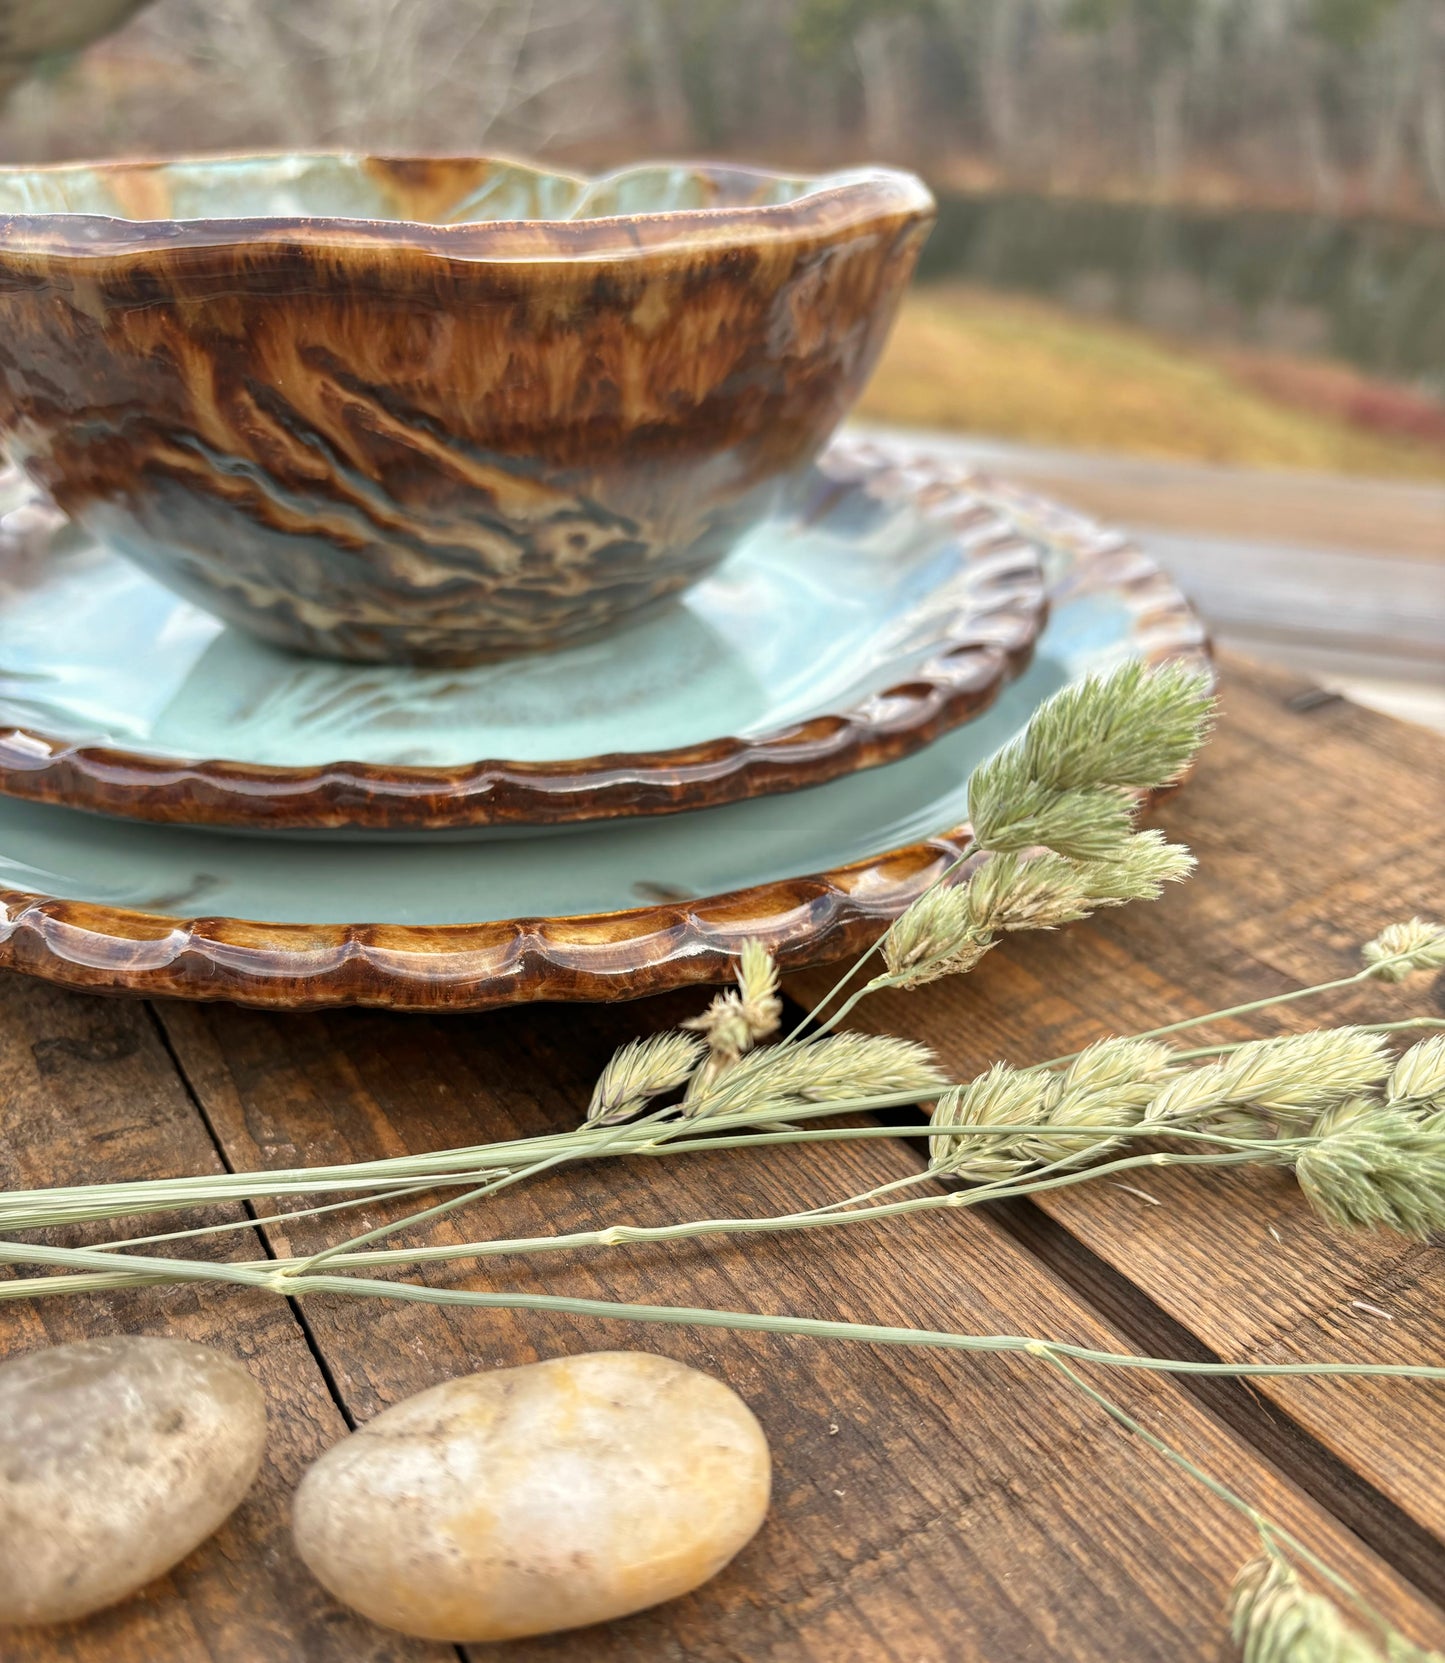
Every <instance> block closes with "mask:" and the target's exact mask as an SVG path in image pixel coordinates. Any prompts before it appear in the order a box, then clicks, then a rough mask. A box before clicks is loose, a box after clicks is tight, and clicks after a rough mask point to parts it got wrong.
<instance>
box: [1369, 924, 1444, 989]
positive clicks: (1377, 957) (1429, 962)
mask: <svg viewBox="0 0 1445 1663" xmlns="http://www.w3.org/2000/svg"><path fill="white" fill-rule="evenodd" d="M1360 956H1361V957H1362V958H1363V959H1364V961H1365V963H1366V964H1367V965H1370V966H1373V967H1375V975H1376V977H1377V979H1378V980H1380V981H1382V982H1403V981H1404V980H1405V979H1406V977H1407V976H1413V975H1414V974H1415V972H1416V971H1417V970H1440V969H1442V968H1445V926H1442V925H1440V924H1435V923H1432V922H1431V921H1430V920H1429V919H1426V918H1411V919H1409V920H1408V921H1407V922H1405V923H1403V924H1388V925H1386V927H1385V928H1384V929H1383V930H1381V931H1380V933H1379V935H1377V936H1376V937H1375V939H1374V940H1373V941H1369V942H1366V944H1365V946H1364V947H1363V949H1362V950H1361V955H1360ZM1390 960H1396V961H1397V962H1395V963H1390V962H1389V961H1390Z"/></svg>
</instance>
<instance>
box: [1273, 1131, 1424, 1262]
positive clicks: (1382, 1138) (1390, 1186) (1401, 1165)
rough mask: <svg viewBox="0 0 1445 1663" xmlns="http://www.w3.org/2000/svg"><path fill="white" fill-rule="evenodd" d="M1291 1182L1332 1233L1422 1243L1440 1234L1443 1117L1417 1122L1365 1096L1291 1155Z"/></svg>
mask: <svg viewBox="0 0 1445 1663" xmlns="http://www.w3.org/2000/svg"><path fill="white" fill-rule="evenodd" d="M1295 1177H1296V1179H1297V1180H1298V1181H1299V1186H1300V1189H1301V1191H1302V1192H1303V1194H1304V1197H1305V1199H1306V1200H1307V1201H1308V1202H1309V1204H1310V1206H1311V1207H1313V1208H1314V1210H1315V1211H1316V1212H1317V1213H1318V1214H1319V1215H1320V1217H1321V1218H1324V1219H1326V1220H1327V1221H1328V1222H1329V1223H1331V1224H1333V1225H1335V1226H1336V1227H1337V1228H1339V1229H1342V1230H1393V1231H1394V1232H1395V1233H1396V1234H1397V1235H1402V1236H1414V1237H1417V1238H1419V1239H1422V1240H1423V1239H1424V1238H1425V1237H1427V1236H1429V1235H1431V1234H1433V1233H1434V1232H1436V1231H1439V1230H1445V1115H1436V1116H1432V1117H1429V1118H1427V1119H1425V1120H1421V1119H1420V1118H1419V1117H1418V1116H1416V1115H1413V1114H1410V1113H1408V1112H1406V1111H1403V1110H1401V1109H1398V1108H1392V1107H1390V1106H1389V1105H1387V1104H1381V1103H1377V1102H1372V1101H1370V1100H1369V1099H1365V1100H1361V1101H1353V1102H1349V1103H1344V1104H1341V1105H1339V1106H1338V1107H1337V1108H1336V1109H1334V1110H1332V1111H1331V1112H1330V1114H1329V1115H1327V1116H1326V1117H1325V1118H1324V1119H1323V1121H1322V1123H1321V1129H1320V1137H1319V1141H1318V1142H1317V1143H1315V1144H1312V1145H1311V1146H1310V1147H1309V1148H1307V1149H1304V1150H1301V1152H1300V1153H1299V1155H1298V1156H1297V1157H1296V1159H1295Z"/></svg>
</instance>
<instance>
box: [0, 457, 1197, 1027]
mask: <svg viewBox="0 0 1445 1663" xmlns="http://www.w3.org/2000/svg"><path fill="white" fill-rule="evenodd" d="M926 468H927V472H928V474H929V477H933V476H934V475H935V474H936V472H937V465H936V464H932V463H930V464H927V465H926ZM905 471H906V470H905ZM956 483H957V484H958V485H960V486H962V485H964V484H965V481H963V480H962V479H960V480H958V481H957V482H956ZM967 488H968V489H969V490H970V491H971V492H973V493H974V494H975V495H976V496H977V498H978V499H979V500H980V501H981V502H985V503H987V504H988V505H989V507H990V508H992V509H994V510H996V511H997V512H998V513H999V514H1000V515H1002V516H1004V517H1005V518H1006V519H1007V520H1008V521H1009V522H1010V523H1011V524H1012V525H1014V526H1015V527H1017V528H1018V530H1019V531H1020V532H1021V533H1023V534H1024V535H1027V536H1028V537H1030V538H1031V539H1033V540H1034V541H1035V542H1036V543H1037V544H1038V546H1039V548H1040V549H1041V551H1042V555H1043V558H1044V561H1045V569H1046V573H1047V575H1048V579H1049V590H1050V602H1051V612H1050V618H1049V622H1048V625H1047V627H1046V629H1045V630H1044V632H1043V634H1042V635H1041V636H1040V638H1039V642H1038V645H1037V649H1036V651H1035V654H1034V658H1033V662H1032V663H1031V665H1030V666H1029V668H1028V670H1027V671H1026V672H1025V673H1024V674H1023V675H1021V676H1020V677H1019V678H1018V679H1017V680H1015V681H1014V682H1013V683H1011V684H1010V685H1009V686H1008V687H1006V688H1005V689H1004V690H1003V692H1002V693H1001V694H1000V696H999V697H998V698H997V700H995V702H994V704H993V705H992V706H991V707H990V709H989V710H988V711H987V712H986V713H985V714H983V715H982V716H980V717H979V718H978V719H977V720H976V721H973V722H970V723H967V724H966V725H964V726H962V727H959V728H956V729H954V730H953V731H952V732H951V733H949V734H946V735H945V736H944V737H942V738H941V739H939V740H938V741H937V742H936V743H934V744H933V745H931V746H929V747H928V748H927V749H926V750H923V751H919V752H915V754H914V755H912V756H910V757H908V758H905V759H904V760H902V761H899V762H895V763H891V764H888V765H887V766H884V767H880V768H875V769H870V770H868V771H866V772H860V773H855V774H852V775H849V776H846V777H844V778H841V779H836V780H834V781H832V782H831V783H829V784H827V785H822V786H819V787H818V788H817V789H815V790H811V791H805V792H796V793H792V794H789V795H784V796H770V797H756V798H753V799H751V800H749V801H746V802H739V803H733V804H729V805H727V806H725V807H721V808H711V809H702V810H699V811H697V812H695V813H691V814H678V815H672V816H667V817H662V818H656V819H641V820H617V821H611V822H607V823H604V824H601V825H598V826H595V827H588V828H579V829H577V830H575V831H573V832H572V833H570V834H569V835H567V836H565V837H532V838H519V839H515V840H511V841H499V842H495V843H483V844H468V843H462V842H451V843H442V844H434V845H421V844H368V843H363V842H353V843H340V844H330V845H325V846H323V845H320V844H314V843H304V842H295V841H287V840H284V839H266V838H247V837H237V836H232V835H229V834H224V833H217V832H200V831H194V830H186V829H181V828H176V827H169V826H149V825H142V824H134V823H124V822H119V821H109V820H105V819H102V818H99V817H97V816H94V815H88V814H82V813H77V812H75V811H73V810H68V809H62V808H55V807H51V806H48V805H44V804H37V803H29V802H16V801H0V885H3V886H4V887H3V889H0V963H3V964H6V965H9V966H11V967H14V968H17V969H20V970H24V971H29V972H31V973H33V974H36V975H40V976H44V977H47V978H48V979H50V980H53V981H58V982H63V983H66V984H69V985H72V986H78V987H87V988H100V989H106V990H109V991H117V992H119V991H127V992H133V993H141V994H159V995H168V996H179V997H183V998H193V999H234V1000H239V1001H242V1002H244V1003H249V1004H257V1005H269V1006H275V1007H281V1008H293V1009H296V1008H306V1007H317V1006H326V1005H345V1004H367V1005H382V1006H390V1007H394V1008H406V1009H432V1010H448V1009H449V1010H477V1009H484V1008H487V1007H489V1006H495V1005H502V1004H507V1003H510V1002H513V1001H520V1000H528V999H625V998H633V997H636V996H639V995H642V994H647V993H655V992H659V991H661V990H663V989H666V988H671V987H677V986H680V985H683V984H686V983H696V982H708V981H717V980H720V979H722V978H723V977H724V976H726V975H727V974H728V972H729V969H730V965H731V960H732V958H733V956H734V955H735V954H736V953H737V951H738V950H739V948H740V946H741V944H742V942H743V941H744V940H745V939H747V938H748V937H749V936H756V937H760V938H761V939H762V940H764V941H765V942H767V943H768V944H769V946H771V947H772V948H773V949H774V950H775V951H776V952H777V954H778V957H779V959H780V961H781V962H782V963H783V965H784V966H787V967H799V966H802V965H807V964H813V963H819V962H824V961H827V960H829V959H834V958H838V957H841V956H843V955H845V954H848V953H852V952H856V951H859V950H861V949H862V948H863V947H864V946H866V945H867V944H868V943H869V942H870V941H872V940H873V939H875V938H876V937H877V935H878V934H879V932H880V931H881V930H882V929H883V928H884V927H885V926H886V924H887V922H888V920H890V919H891V918H893V917H895V916H896V915H897V914H898V913H899V912H900V911H902V909H903V908H904V907H905V906H907V904H908V903H909V901H910V900H912V899H913V898H914V897H915V896H916V895H917V894H918V893H919V891H920V890H921V889H922V888H924V887H925V886H926V885H927V884H928V883H929V882H930V881H931V880H932V879H933V878H935V877H936V876H937V875H938V874H939V873H940V871H942V870H943V868H944V867H945V866H946V865H947V864H948V863H950V862H951V861H953V860H955V859H956V858H957V856H958V855H959V854H960V853H961V852H963V851H964V850H966V848H967V844H968V830H967V826H966V824H965V823H964V821H965V816H966V801H967V781H968V776H969V774H970V772H971V771H972V769H973V768H974V767H975V766H976V765H977V764H978V763H979V762H980V761H982V760H983V759H984V758H985V757H987V756H988V755H990V754H991V753H992V752H993V751H995V750H996V749H997V748H998V747H999V746H1001V745H1003V744H1005V743H1007V742H1008V741H1009V740H1010V739H1011V738H1013V737H1014V735H1016V734H1017V733H1019V732H1020V731H1021V730H1022V728H1023V727H1024V726H1025V725H1026V723H1027V722H1028V720H1029V717H1030V716H1031V715H1032V713H1033V712H1034V711H1035V710H1036V709H1037V708H1038V706H1039V705H1040V703H1041V702H1042V701H1043V700H1044V699H1046V698H1048V697H1049V696H1050V695H1051V694H1052V693H1054V692H1056V691H1057V690H1058V689H1059V688H1061V687H1063V686H1065V685H1066V684H1067V683H1069V682H1070V681H1072V680H1074V679H1076V678H1078V677H1080V676H1082V675H1085V674H1088V673H1089V672H1091V671H1101V670H1107V669H1109V668H1110V667H1112V666H1113V665H1115V664H1117V663H1119V662H1121V661H1122V660H1125V659H1127V658H1130V657H1142V658H1144V659H1146V660H1148V661H1158V660H1162V659H1165V658H1171V657H1185V658H1195V659H1199V660H1201V661H1206V662H1207V643H1206V638H1205V634H1204V630H1203V628H1202V626H1201V624H1200V622H1199V620H1198V618H1197V617H1196V616H1195V614H1194V613H1193V612H1192V611H1191V610H1190V608H1189V606H1188V604H1187V603H1186V602H1185V600H1184V599H1183V597H1182V596H1181V595H1180V594H1179V592H1178V590H1177V589H1176V588H1175V587H1174V586H1173V584H1172V583H1171V582H1170V581H1169V580H1168V579H1167V578H1166V577H1165V576H1164V575H1163V573H1161V571H1160V570H1159V568H1158V567H1157V566H1156V565H1155V564H1154V563H1153V562H1152V561H1151V560H1150V559H1148V558H1147V557H1146V556H1145V555H1144V554H1143V553H1142V552H1141V551H1140V550H1139V549H1138V548H1136V547H1134V546H1133V545H1132V544H1131V543H1130V542H1129V541H1128V540H1127V539H1126V538H1124V537H1122V536H1120V535H1118V534H1116V533H1112V532H1109V531H1105V530H1102V529H1101V528H1099V527H1098V526H1096V525H1094V524H1093V523H1092V522H1090V521H1087V520H1083V519H1081V518H1079V517H1078V516H1075V515H1073V514H1071V513H1069V512H1067V511H1065V510H1063V509H1060V508H1056V507H1054V506H1052V505H1051V504H1049V503H1046V502H1044V501H1042V500H1040V499H1038V498H1036V497H1033V496H1030V495H1028V494H1026V493H1023V492H1020V491H1018V490H1015V489H1013V488H1010V487H1008V486H1005V485H1001V484H989V483H987V482H984V481H979V480H974V481H969V482H967Z"/></svg>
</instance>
